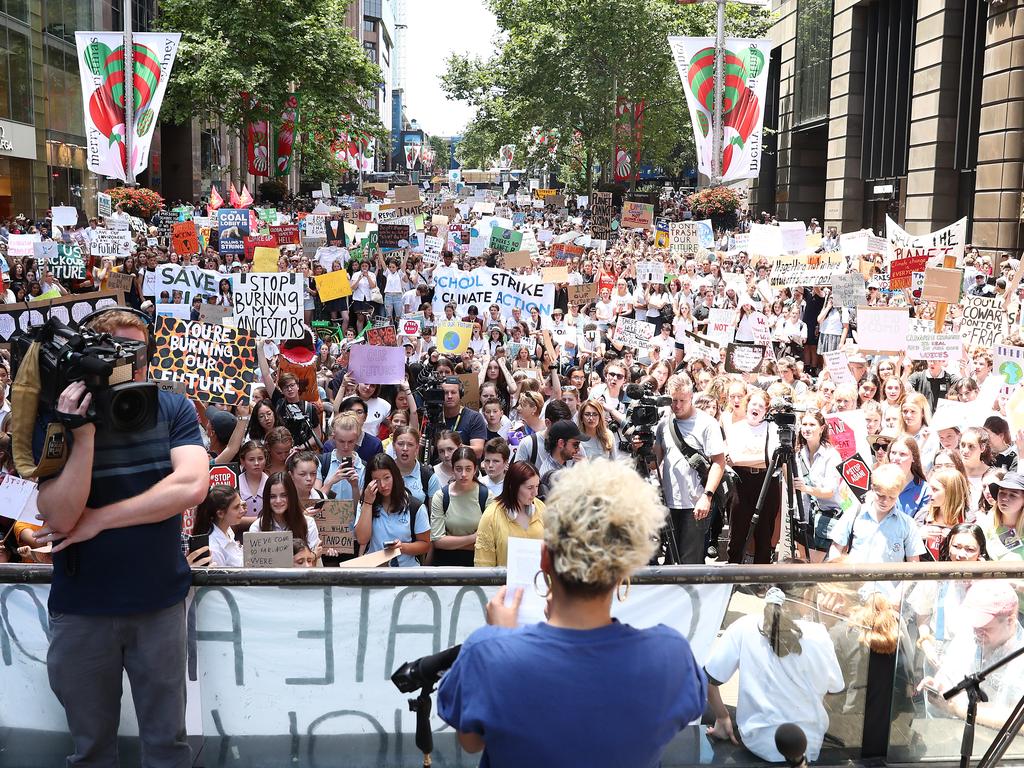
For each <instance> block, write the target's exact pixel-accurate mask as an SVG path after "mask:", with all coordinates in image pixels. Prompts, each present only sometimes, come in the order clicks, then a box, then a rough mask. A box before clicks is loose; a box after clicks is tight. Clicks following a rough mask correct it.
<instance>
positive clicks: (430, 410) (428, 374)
mask: <svg viewBox="0 0 1024 768" xmlns="http://www.w3.org/2000/svg"><path fill="white" fill-rule="evenodd" d="M443 381H444V379H443V377H441V376H438V375H437V373H436V372H435V371H434V370H433V369H432V368H427V367H426V366H424V367H423V368H422V369H420V373H419V376H417V377H416V391H415V394H418V395H419V396H420V397H421V398H423V410H425V411H426V413H427V418H428V419H429V420H430V421H431V422H433V421H436V420H437V419H439V418H440V416H441V412H442V411H443V410H444V390H443V389H441V384H442V382H443Z"/></svg>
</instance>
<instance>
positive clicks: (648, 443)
mask: <svg viewBox="0 0 1024 768" xmlns="http://www.w3.org/2000/svg"><path fill="white" fill-rule="evenodd" d="M640 439H641V444H640V447H639V448H638V449H637V451H636V457H635V462H636V471H637V472H638V473H639V474H640V477H642V478H643V479H644V480H646V481H647V482H648V483H650V484H651V485H653V486H654V487H655V488H657V489H658V495H659V496H660V495H661V493H662V490H661V489H662V484H661V469H660V468H659V467H658V459H657V457H656V456H655V455H654V436H653V435H651V437H650V439H649V440H648V439H646V438H644V437H643V436H641V438H640ZM660 539H661V546H660V547H659V548H658V549H659V551H660V552H663V553H664V555H665V563H664V564H665V565H679V546H678V545H677V543H676V526H675V523H673V522H672V513H671V512H669V513H668V515H666V516H665V525H664V526H662V529H661V533H660ZM655 557H657V555H655Z"/></svg>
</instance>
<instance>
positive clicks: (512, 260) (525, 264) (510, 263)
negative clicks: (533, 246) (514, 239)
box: [504, 251, 533, 269]
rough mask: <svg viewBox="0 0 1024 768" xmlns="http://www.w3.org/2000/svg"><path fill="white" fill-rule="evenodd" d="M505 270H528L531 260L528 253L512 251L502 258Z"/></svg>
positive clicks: (531, 264)
mask: <svg viewBox="0 0 1024 768" xmlns="http://www.w3.org/2000/svg"><path fill="white" fill-rule="evenodd" d="M504 263H505V269H529V268H530V267H532V266H533V259H532V258H531V257H530V252H529V251H512V252H511V253H506V254H505V256H504Z"/></svg>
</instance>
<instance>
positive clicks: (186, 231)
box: [171, 221, 244, 257]
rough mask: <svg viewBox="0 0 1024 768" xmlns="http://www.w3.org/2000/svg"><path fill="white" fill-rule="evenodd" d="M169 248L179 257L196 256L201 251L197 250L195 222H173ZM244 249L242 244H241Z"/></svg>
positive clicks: (197, 235)
mask: <svg viewBox="0 0 1024 768" xmlns="http://www.w3.org/2000/svg"><path fill="white" fill-rule="evenodd" d="M171 248H172V249H173V250H174V252H175V253H176V254H178V255H179V256H183V257H185V256H198V255H199V254H200V253H202V251H201V250H200V248H199V234H198V233H197V232H196V225H195V222H192V221H179V222H175V223H174V225H173V227H172V229H171ZM243 249H244V242H243Z"/></svg>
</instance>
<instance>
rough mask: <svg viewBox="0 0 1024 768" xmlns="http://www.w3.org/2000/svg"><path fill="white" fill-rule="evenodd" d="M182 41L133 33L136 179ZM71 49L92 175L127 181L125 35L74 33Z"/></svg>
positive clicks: (175, 35)
mask: <svg viewBox="0 0 1024 768" xmlns="http://www.w3.org/2000/svg"><path fill="white" fill-rule="evenodd" d="M180 40H181V34H180V33H178V32H136V33H135V34H134V35H133V36H132V52H133V56H134V59H133V70H134V71H133V76H132V94H133V104H134V107H135V111H134V113H133V117H132V123H133V124H132V126H131V132H132V133H131V135H132V156H131V158H130V162H131V164H132V165H131V167H132V169H133V172H134V173H135V174H136V175H138V174H140V173H142V172H143V171H145V170H146V166H147V165H148V164H149V145H150V142H151V141H152V140H153V133H154V132H155V130H156V125H157V116H158V115H159V114H160V105H161V104H162V103H163V100H164V92H165V91H166V90H167V81H168V80H170V77H171V67H172V66H173V65H174V56H175V54H176V53H177V51H178V43H179V41H180ZM75 46H76V48H77V52H78V71H79V75H80V79H81V83H82V103H83V105H84V118H85V135H86V143H87V145H88V147H89V152H88V158H87V161H86V162H87V166H88V168H89V170H90V171H92V172H93V173H97V174H99V175H101V176H106V177H107V178H110V179H121V180H122V181H125V180H126V177H127V173H126V168H128V162H129V158H128V157H127V153H128V150H127V147H126V146H125V135H126V134H125V130H126V129H125V124H124V120H125V115H124V97H125V78H124V35H123V34H122V33H121V32H76V33H75Z"/></svg>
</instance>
